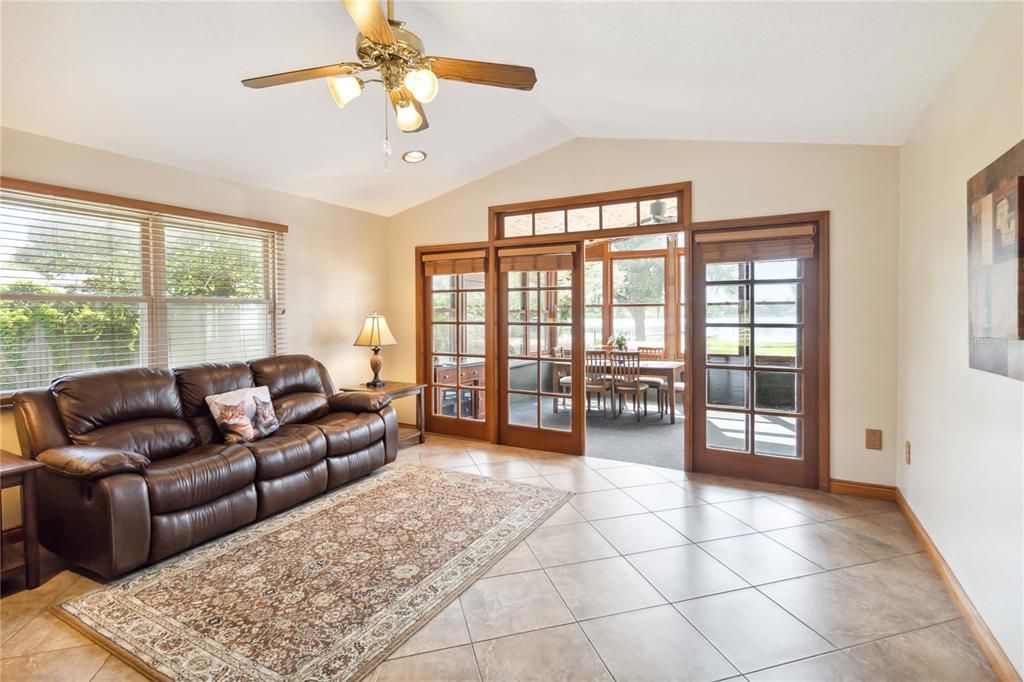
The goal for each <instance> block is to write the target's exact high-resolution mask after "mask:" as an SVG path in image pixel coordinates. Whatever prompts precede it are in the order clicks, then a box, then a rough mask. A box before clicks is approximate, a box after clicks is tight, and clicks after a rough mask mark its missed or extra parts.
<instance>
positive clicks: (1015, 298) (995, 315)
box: [967, 140, 1024, 381]
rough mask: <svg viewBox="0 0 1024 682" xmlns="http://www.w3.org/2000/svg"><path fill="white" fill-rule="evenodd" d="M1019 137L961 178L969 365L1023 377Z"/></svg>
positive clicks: (1023, 167)
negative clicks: (964, 186) (965, 178)
mask: <svg viewBox="0 0 1024 682" xmlns="http://www.w3.org/2000/svg"><path fill="white" fill-rule="evenodd" d="M1022 216H1024V140H1022V141H1021V142H1019V143H1017V144H1016V145H1015V146H1014V147H1013V148H1012V149H1011V150H1010V151H1008V152H1006V153H1005V154H1003V155H1002V156H1000V157H999V158H998V159H996V160H995V161H994V162H993V163H991V164H990V165H989V166H988V167H987V168H985V169H984V170H982V171H981V172H980V173H978V174H977V175H975V176H974V177H973V178H971V179H970V180H969V181H968V182H967V258H968V264H967V273H968V330H969V331H968V335H969V344H970V366H971V367H972V368H973V369H980V370H983V371H985V372H992V373H994V374H1001V375H1003V376H1006V377H1010V378H1013V379H1017V380H1018V381H1024V239H1022V238H1021V225H1020V221H1021V217H1022Z"/></svg>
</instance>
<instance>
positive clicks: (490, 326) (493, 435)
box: [414, 242, 498, 443]
mask: <svg viewBox="0 0 1024 682" xmlns="http://www.w3.org/2000/svg"><path fill="white" fill-rule="evenodd" d="M480 250H483V251H486V253H487V255H486V263H487V265H486V270H485V272H484V300H485V304H484V357H485V365H484V377H485V380H484V381H485V384H484V386H485V387H484V405H485V410H486V416H485V418H484V422H483V424H484V426H483V434H484V435H483V437H482V438H480V439H481V440H486V441H488V442H490V443H497V442H498V426H497V421H496V420H495V418H494V416H495V415H496V414H497V410H498V405H497V398H496V395H497V392H496V391H489V390H487V387H490V386H497V384H496V383H495V382H496V381H497V379H498V370H497V368H496V367H495V362H493V361H492V358H496V355H495V353H496V348H497V339H496V338H495V337H496V334H495V333H494V323H495V319H496V318H495V314H496V313H495V306H496V305H497V293H496V287H495V286H493V284H492V286H489V287H488V286H487V284H488V283H494V282H495V280H494V277H495V273H496V264H495V262H494V259H495V256H496V254H495V249H494V247H493V246H492V245H491V244H490V242H462V243H458V244H432V245H429V246H417V247H416V252H415V254H416V262H415V265H414V268H415V272H416V332H417V333H416V381H417V383H421V384H427V388H426V389H424V393H425V394H426V393H429V392H430V385H431V383H432V382H431V381H430V379H429V376H428V368H430V367H431V366H432V363H431V362H430V357H431V356H432V355H433V349H432V348H430V347H429V346H428V345H427V311H428V310H429V309H430V306H428V305H427V287H426V286H424V281H425V278H426V275H425V274H424V272H423V256H425V255H430V254H437V253H453V252H459V251H480ZM456 400H457V399H456ZM432 405H433V397H432V396H430V395H424V419H425V424H424V428H425V429H426V423H429V422H430V421H431V417H432V414H431V412H432V410H431V406H432ZM432 433H441V434H442V435H456V436H458V437H461V438H473V436H471V435H465V434H452V433H445V432H443V431H433V432H432Z"/></svg>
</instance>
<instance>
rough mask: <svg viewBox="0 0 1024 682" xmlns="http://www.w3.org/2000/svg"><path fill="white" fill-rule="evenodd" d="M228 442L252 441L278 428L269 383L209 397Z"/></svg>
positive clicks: (214, 414) (219, 425)
mask: <svg viewBox="0 0 1024 682" xmlns="http://www.w3.org/2000/svg"><path fill="white" fill-rule="evenodd" d="M206 404H207V405H209V406H210V414H212V415H213V419H214V421H216V422H217V427H218V428H219V429H220V432H221V433H222V434H223V435H224V442H225V443H248V442H250V441H254V440H258V439H260V438H264V437H266V436H269V435H270V434H272V433H273V432H274V431H277V429H278V427H279V426H280V423H279V422H278V421H277V415H275V414H274V404H273V403H272V402H271V401H270V390H269V389H268V388H267V387H266V386H257V387H255V388H240V389H238V390H237V391H228V392H227V393H219V394H217V395H211V396H207V397H206Z"/></svg>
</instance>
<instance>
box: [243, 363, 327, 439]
mask: <svg viewBox="0 0 1024 682" xmlns="http://www.w3.org/2000/svg"><path fill="white" fill-rule="evenodd" d="M249 368H250V369H251V370H252V376H253V380H254V381H255V382H256V385H257V386H266V387H267V388H268V389H269V390H270V398H271V400H273V402H274V413H275V414H276V415H277V420H278V421H279V422H281V424H297V423H303V424H305V423H308V422H311V421H313V420H314V419H318V418H320V417H323V416H324V415H326V414H327V413H328V412H330V407H329V406H328V404H327V388H326V387H325V386H324V381H323V378H322V377H321V375H320V364H319V363H318V362H317V361H316V360H314V359H313V358H311V357H309V356H308V355H278V356H274V357H270V358H263V359H261V360H253V361H251V362H250V363H249Z"/></svg>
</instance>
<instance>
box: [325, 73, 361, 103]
mask: <svg viewBox="0 0 1024 682" xmlns="http://www.w3.org/2000/svg"><path fill="white" fill-rule="evenodd" d="M327 90H328V91H330V93H331V98H332V99H334V103H335V104H337V105H338V108H339V109H344V108H345V105H346V104H348V103H349V102H351V101H352V100H354V99H355V98H356V97H359V95H361V94H363V81H362V79H360V78H356V77H355V76H328V77H327Z"/></svg>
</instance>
